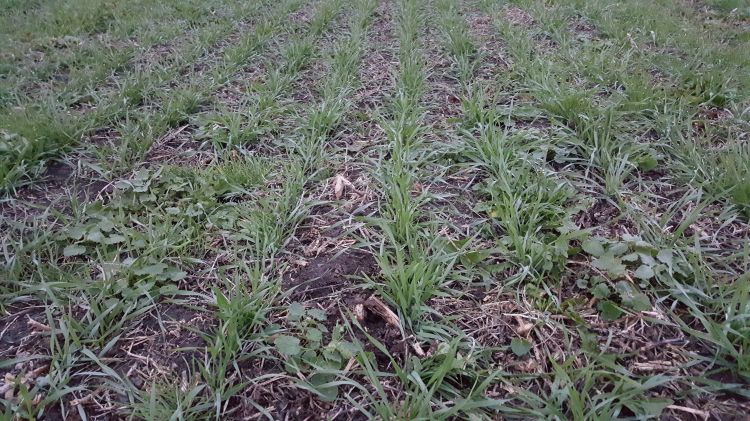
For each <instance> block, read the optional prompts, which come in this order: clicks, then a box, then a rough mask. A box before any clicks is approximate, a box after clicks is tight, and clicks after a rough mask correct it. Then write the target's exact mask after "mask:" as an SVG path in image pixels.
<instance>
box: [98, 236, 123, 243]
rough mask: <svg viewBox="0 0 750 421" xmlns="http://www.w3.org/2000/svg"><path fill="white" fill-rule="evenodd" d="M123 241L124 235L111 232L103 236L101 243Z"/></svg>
mask: <svg viewBox="0 0 750 421" xmlns="http://www.w3.org/2000/svg"><path fill="white" fill-rule="evenodd" d="M124 241H125V237H124V236H122V235H120V234H112V235H110V236H109V237H107V238H105V239H104V240H103V241H102V243H104V244H119V243H122V242H124Z"/></svg>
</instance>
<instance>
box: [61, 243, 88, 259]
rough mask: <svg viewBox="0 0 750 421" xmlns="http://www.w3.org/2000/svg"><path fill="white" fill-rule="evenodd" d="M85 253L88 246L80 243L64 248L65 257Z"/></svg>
mask: <svg viewBox="0 0 750 421" xmlns="http://www.w3.org/2000/svg"><path fill="white" fill-rule="evenodd" d="M83 253H86V247H84V246H82V245H80V244H71V245H69V246H67V247H65V249H63V255H64V256H65V257H72V256H80V255H82V254H83Z"/></svg>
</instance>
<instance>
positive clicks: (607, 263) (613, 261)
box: [592, 252, 626, 277]
mask: <svg viewBox="0 0 750 421" xmlns="http://www.w3.org/2000/svg"><path fill="white" fill-rule="evenodd" d="M592 265H593V266H594V267H595V268H597V269H599V270H602V271H606V272H607V273H609V274H610V275H611V276H615V277H618V276H622V275H624V274H625V269H626V268H625V265H623V264H622V261H621V260H620V258H618V257H615V256H614V255H613V254H612V253H610V252H607V253H606V254H604V255H603V256H602V257H598V258H596V259H594V261H593V262H592Z"/></svg>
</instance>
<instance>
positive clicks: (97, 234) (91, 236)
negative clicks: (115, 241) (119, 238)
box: [86, 230, 104, 243]
mask: <svg viewBox="0 0 750 421" xmlns="http://www.w3.org/2000/svg"><path fill="white" fill-rule="evenodd" d="M86 240H88V241H91V242H92V243H101V242H102V240H104V235H103V234H102V232H101V231H99V230H93V231H91V232H89V233H88V235H86Z"/></svg>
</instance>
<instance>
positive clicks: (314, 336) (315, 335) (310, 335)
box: [305, 327, 323, 342]
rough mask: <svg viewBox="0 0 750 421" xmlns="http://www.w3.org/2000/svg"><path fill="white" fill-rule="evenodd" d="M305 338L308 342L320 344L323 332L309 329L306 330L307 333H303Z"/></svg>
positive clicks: (312, 328)
mask: <svg viewBox="0 0 750 421" xmlns="http://www.w3.org/2000/svg"><path fill="white" fill-rule="evenodd" d="M305 338H306V339H307V340H308V341H312V342H320V341H322V340H323V332H321V331H320V329H316V328H314V327H311V328H308V329H307V332H305Z"/></svg>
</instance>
